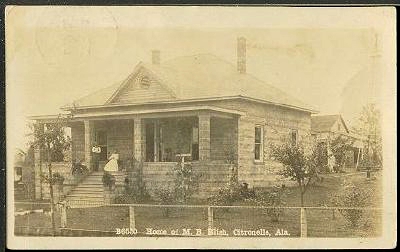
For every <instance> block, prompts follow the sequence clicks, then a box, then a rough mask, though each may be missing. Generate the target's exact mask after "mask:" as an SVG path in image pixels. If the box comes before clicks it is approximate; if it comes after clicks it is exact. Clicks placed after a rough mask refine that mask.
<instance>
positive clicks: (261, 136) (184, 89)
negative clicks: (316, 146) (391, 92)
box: [32, 38, 316, 189]
mask: <svg viewBox="0 0 400 252" xmlns="http://www.w3.org/2000/svg"><path fill="white" fill-rule="evenodd" d="M237 55H238V58H237V66H235V65H233V64H231V63H229V62H226V61H224V60H221V59H219V58H217V57H216V56H213V55H208V54H199V55H193V56H186V57H179V58H175V59H172V60H168V61H165V62H162V63H161V61H160V52H159V51H153V54H152V64H147V63H143V62H140V63H139V64H138V65H137V66H136V67H135V68H134V70H133V72H132V73H131V74H130V75H129V76H128V77H127V78H126V79H125V80H124V81H123V82H122V83H118V84H116V85H112V86H109V87H106V88H104V89H101V90H99V91H96V92H94V93H92V94H90V95H88V96H85V97H83V98H81V99H78V100H75V101H74V102H73V103H71V104H70V105H67V106H64V107H63V109H64V110H65V111H67V112H69V114H70V116H71V119H70V127H71V137H72V159H73V160H84V161H85V164H86V165H87V166H88V167H90V169H91V170H93V169H95V165H94V159H93V153H92V147H93V146H94V144H96V145H98V146H99V147H100V148H101V154H100V155H99V157H98V158H99V159H100V167H99V169H100V171H101V169H102V167H103V166H104V164H105V162H106V160H107V157H108V155H109V153H112V152H114V151H116V152H117V153H118V154H119V159H120V164H121V167H122V170H123V169H125V168H127V167H128V166H129V165H131V163H130V160H131V159H132V158H135V159H137V160H142V161H144V167H143V176H144V181H145V182H146V186H147V188H155V187H158V186H160V185H161V184H162V183H163V182H164V180H166V177H167V176H166V174H167V173H168V172H170V171H171V168H172V167H173V166H174V165H176V161H177V160H178V158H180V156H182V154H183V155H185V156H186V160H188V161H191V163H192V166H193V169H194V170H195V171H199V172H201V173H203V174H204V175H205V176H202V178H201V179H202V181H203V182H204V183H203V188H208V189H210V188H211V189H216V188H218V187H221V186H222V185H223V184H221V183H225V182H226V181H227V178H228V176H227V175H229V172H230V165H229V164H228V162H227V160H230V161H231V162H234V163H236V164H237V167H238V168H237V174H238V178H239V181H241V182H246V183H248V184H249V186H268V185H270V184H271V183H272V182H273V181H274V179H275V177H274V175H276V172H275V171H276V168H277V167H278V166H279V164H277V163H275V162H274V161H273V160H272V159H271V158H270V156H269V152H270V145H271V144H272V143H275V144H276V143H282V142H283V141H285V140H289V139H290V140H291V141H294V142H297V141H299V140H307V139H308V138H309V136H310V130H311V114H312V113H316V111H315V110H314V109H313V108H312V107H310V106H309V105H306V104H304V103H303V102H301V101H300V100H299V99H297V98H294V97H291V96H289V95H288V94H287V93H285V92H283V91H281V90H279V89H277V88H275V87H273V86H271V85H269V84H268V83H265V82H263V81H261V80H259V79H257V78H256V77H254V76H252V75H251V74H248V73H246V40H245V39H244V38H239V39H238V47H237ZM32 119H35V120H37V121H38V122H42V123H46V122H51V120H53V119H54V116H53V117H52V116H36V117H32Z"/></svg>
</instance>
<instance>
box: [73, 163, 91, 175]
mask: <svg viewBox="0 0 400 252" xmlns="http://www.w3.org/2000/svg"><path fill="white" fill-rule="evenodd" d="M88 173H89V169H88V168H87V167H86V165H83V164H82V162H81V161H78V162H73V164H72V175H74V176H80V175H86V174H88Z"/></svg>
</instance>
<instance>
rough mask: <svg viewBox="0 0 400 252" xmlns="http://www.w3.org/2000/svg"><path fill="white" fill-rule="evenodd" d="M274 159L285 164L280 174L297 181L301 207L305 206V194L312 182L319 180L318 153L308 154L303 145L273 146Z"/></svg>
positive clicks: (285, 144) (286, 144) (289, 143)
mask: <svg viewBox="0 0 400 252" xmlns="http://www.w3.org/2000/svg"><path fill="white" fill-rule="evenodd" d="M271 154H272V157H274V158H275V160H276V161H279V162H280V163H282V164H283V169H282V170H281V172H280V174H281V175H282V176H284V177H285V178H290V179H291V180H293V181H296V182H297V184H298V187H299V191H300V200H301V206H302V207H303V206H304V194H305V193H306V191H307V189H308V187H309V185H310V182H311V181H312V180H313V179H317V178H318V170H319V167H318V162H317V160H318V158H317V156H316V155H317V152H316V151H314V150H312V151H311V152H307V151H306V149H305V148H304V146H303V144H301V143H299V144H297V145H294V144H292V143H291V142H287V143H284V144H282V145H280V146H272V153H271Z"/></svg>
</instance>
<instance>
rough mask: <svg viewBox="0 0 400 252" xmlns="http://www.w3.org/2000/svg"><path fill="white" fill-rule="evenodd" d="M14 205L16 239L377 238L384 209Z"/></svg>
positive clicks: (83, 203)
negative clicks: (185, 237)
mask: <svg viewBox="0 0 400 252" xmlns="http://www.w3.org/2000/svg"><path fill="white" fill-rule="evenodd" d="M50 211H51V210H50V203H37V202H16V203H15V234H16V235H26V236H47V235H49V236H51V235H57V236H76V237H85V236H124V237H134V236H193V237H210V236H215V237H219V236H220V237H224V236H231V237H378V236H380V234H381V229H382V222H381V219H382V209H381V208H374V207H368V208H364V207H326V206H322V207H311V206H306V207H289V206H287V207H263V206H248V205H246V206H244V205H241V206H210V205H152V204H108V205H107V204H99V203H95V202H87V201H74V202H64V203H62V204H57V205H56V207H55V226H56V230H54V231H55V233H53V232H54V231H53V230H52V228H51V227H52V225H51V212H50Z"/></svg>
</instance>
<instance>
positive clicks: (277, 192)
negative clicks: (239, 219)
mask: <svg viewBox="0 0 400 252" xmlns="http://www.w3.org/2000/svg"><path fill="white" fill-rule="evenodd" d="M285 188H286V187H285V186H284V185H283V186H275V187H273V188H272V190H271V191H269V192H266V193H264V194H258V195H257V197H254V198H251V199H248V200H247V202H248V203H250V204H254V205H257V206H262V207H267V208H265V209H264V211H263V213H264V214H265V215H267V216H269V217H270V218H271V221H272V222H279V217H280V216H282V215H283V213H284V209H283V208H281V207H282V206H285V205H286V202H285V201H284V200H283V199H282V196H283V195H284V193H285Z"/></svg>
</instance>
